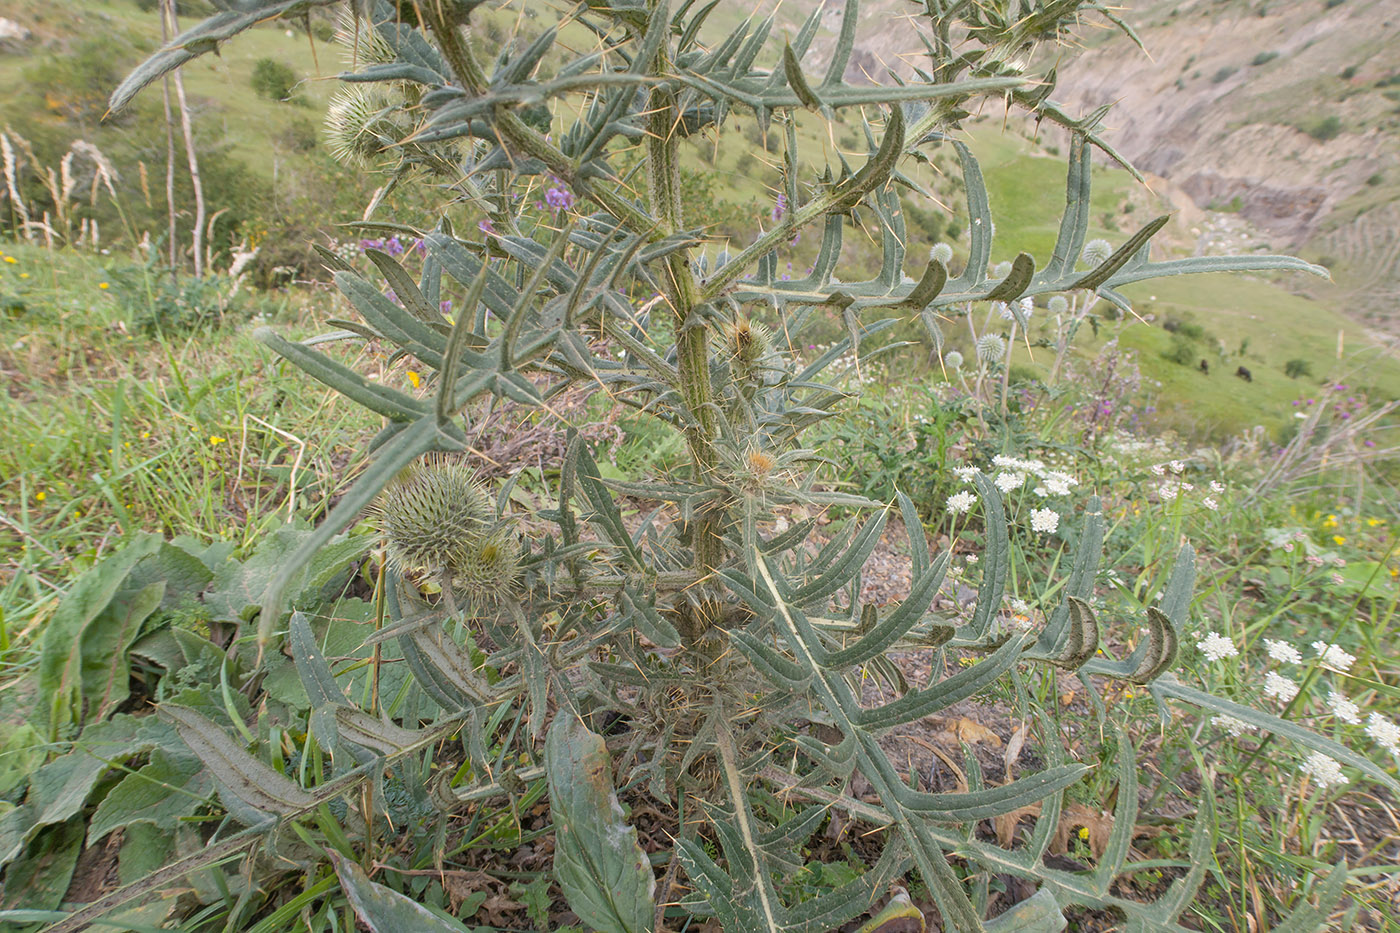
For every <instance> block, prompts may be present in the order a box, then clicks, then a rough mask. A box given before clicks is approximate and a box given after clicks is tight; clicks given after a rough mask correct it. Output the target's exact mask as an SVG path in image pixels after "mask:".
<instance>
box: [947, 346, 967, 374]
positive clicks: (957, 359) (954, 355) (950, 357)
mask: <svg viewBox="0 0 1400 933" xmlns="http://www.w3.org/2000/svg"><path fill="white" fill-rule="evenodd" d="M962 364H963V355H962V354H961V353H959V352H958V351H957V350H949V351H948V352H947V354H946V355H944V357H943V365H944V366H946V367H948V368H949V369H951V370H954V371H957V370H959V369H962Z"/></svg>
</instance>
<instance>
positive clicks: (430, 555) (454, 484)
mask: <svg viewBox="0 0 1400 933" xmlns="http://www.w3.org/2000/svg"><path fill="white" fill-rule="evenodd" d="M369 514H370V520H371V522H373V524H374V525H375V527H377V528H378V529H379V531H380V533H381V534H383V535H384V549H385V553H386V556H387V557H388V560H389V564H390V566H392V567H394V568H395V569H396V570H398V571H400V572H402V573H405V574H409V575H423V576H430V577H434V576H441V575H443V574H444V573H448V572H451V573H453V574H455V573H456V571H457V568H458V567H459V566H460V565H461V564H462V563H463V562H465V561H467V560H469V559H470V558H471V555H472V554H473V552H474V549H475V548H476V547H477V545H478V544H479V542H480V541H481V539H482V538H483V537H484V536H485V535H486V534H487V533H488V532H489V530H490V528H491V521H492V518H493V515H492V508H491V500H490V498H489V497H488V496H487V495H486V491H485V490H484V489H482V488H481V486H480V485H479V484H478V483H477V482H476V475H475V473H474V472H473V471H472V469H471V468H470V467H468V466H467V465H466V464H464V463H459V462H454V461H450V460H447V459H446V458H443V457H429V458H426V459H424V460H420V461H419V462H417V463H415V464H413V465H411V466H409V467H407V468H406V469H404V470H403V472H401V473H400V474H399V475H398V476H396V477H395V478H394V479H393V480H391V481H390V482H389V485H387V486H385V487H384V490H383V491H382V492H381V493H380V494H379V497H378V498H377V499H375V501H374V504H373V505H372V506H370V509H369Z"/></svg>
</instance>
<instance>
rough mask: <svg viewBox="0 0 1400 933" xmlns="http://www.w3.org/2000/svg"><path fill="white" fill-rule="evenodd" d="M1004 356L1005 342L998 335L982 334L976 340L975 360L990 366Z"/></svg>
mask: <svg viewBox="0 0 1400 933" xmlns="http://www.w3.org/2000/svg"><path fill="white" fill-rule="evenodd" d="M1005 355H1006V341H1005V340H1004V339H1002V338H1001V336H999V335H998V334H983V335H982V336H981V337H978V338H977V358H978V359H979V360H981V361H982V362H983V363H987V364H991V363H996V362H999V361H1000V360H1001V358H1002V357H1003V356H1005Z"/></svg>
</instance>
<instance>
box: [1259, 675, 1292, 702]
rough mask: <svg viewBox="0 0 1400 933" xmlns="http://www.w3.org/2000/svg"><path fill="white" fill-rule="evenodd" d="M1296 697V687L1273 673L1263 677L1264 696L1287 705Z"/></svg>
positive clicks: (1281, 676) (1286, 679) (1285, 678)
mask: <svg viewBox="0 0 1400 933" xmlns="http://www.w3.org/2000/svg"><path fill="white" fill-rule="evenodd" d="M1297 695H1298V685H1297V684H1296V683H1294V682H1293V681H1291V680H1289V679H1288V678H1287V677H1284V676H1283V675H1282V674H1279V673H1277V672H1275V671H1269V673H1267V674H1265V675H1264V696H1266V697H1273V698H1274V699H1276V700H1278V701H1279V702H1280V703H1287V702H1288V701H1290V700H1292V699H1293V698H1294V697H1296V696H1297Z"/></svg>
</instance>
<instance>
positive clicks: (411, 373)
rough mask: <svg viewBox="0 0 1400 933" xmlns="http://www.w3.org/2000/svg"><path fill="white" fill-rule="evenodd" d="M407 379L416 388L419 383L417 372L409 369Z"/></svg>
mask: <svg viewBox="0 0 1400 933" xmlns="http://www.w3.org/2000/svg"><path fill="white" fill-rule="evenodd" d="M408 381H409V382H411V383H412V384H413V387H414V388H415V389H416V388H418V383H419V378H418V374H417V373H416V372H414V371H413V370H411V369H410V370H409V371H408Z"/></svg>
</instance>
